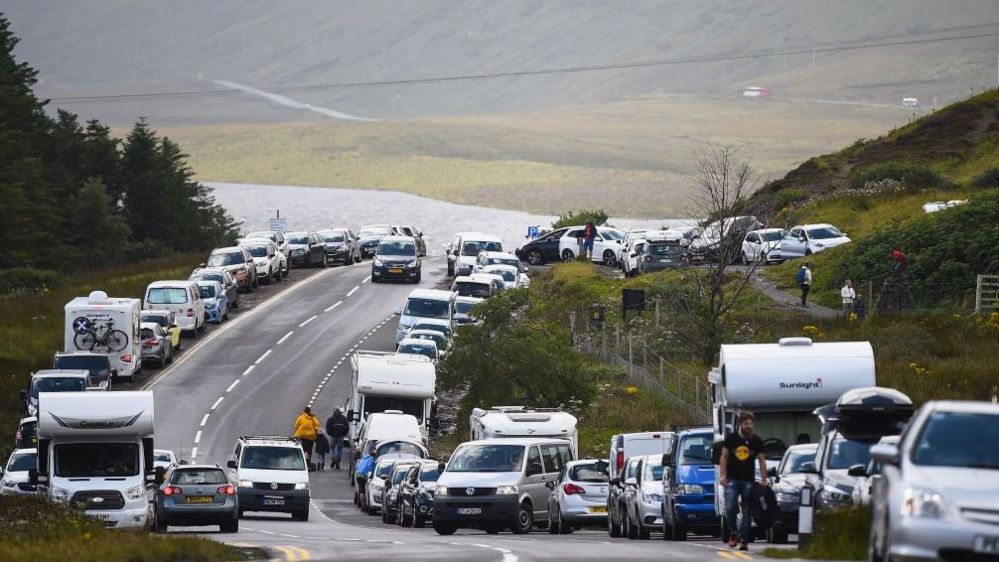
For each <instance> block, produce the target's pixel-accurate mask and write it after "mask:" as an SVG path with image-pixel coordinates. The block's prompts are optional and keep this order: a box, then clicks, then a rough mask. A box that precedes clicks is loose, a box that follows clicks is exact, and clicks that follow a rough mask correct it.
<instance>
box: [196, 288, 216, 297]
mask: <svg viewBox="0 0 999 562" xmlns="http://www.w3.org/2000/svg"><path fill="white" fill-rule="evenodd" d="M198 291H200V292H201V298H203V299H213V298H215V287H214V286H212V285H198Z"/></svg>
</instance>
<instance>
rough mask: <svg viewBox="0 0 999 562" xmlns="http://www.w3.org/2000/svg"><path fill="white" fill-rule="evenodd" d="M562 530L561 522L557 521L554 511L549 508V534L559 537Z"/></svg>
mask: <svg viewBox="0 0 999 562" xmlns="http://www.w3.org/2000/svg"><path fill="white" fill-rule="evenodd" d="M560 530H561V529H560V528H559V522H558V521H556V520H555V513H554V510H552V509H551V508H548V534H549V535H558V534H559V531H560Z"/></svg>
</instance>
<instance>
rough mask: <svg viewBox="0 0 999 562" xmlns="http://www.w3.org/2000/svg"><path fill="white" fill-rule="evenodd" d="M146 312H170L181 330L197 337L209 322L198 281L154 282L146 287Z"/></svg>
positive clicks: (144, 301)
mask: <svg viewBox="0 0 999 562" xmlns="http://www.w3.org/2000/svg"><path fill="white" fill-rule="evenodd" d="M142 307H143V309H144V310H168V311H170V312H172V313H173V314H174V318H176V320H177V325H178V326H180V329H181V330H183V331H185V332H188V333H190V334H191V335H194V336H197V335H198V332H199V331H200V330H202V329H204V327H205V325H206V323H207V322H208V319H207V317H206V316H205V301H204V300H203V299H202V298H201V289H199V288H198V283H197V282H196V281H191V280H186V281H154V282H153V283H150V284H149V286H148V287H146V296H145V299H144V300H143V305H142Z"/></svg>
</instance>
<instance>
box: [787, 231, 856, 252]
mask: <svg viewBox="0 0 999 562" xmlns="http://www.w3.org/2000/svg"><path fill="white" fill-rule="evenodd" d="M849 242H850V238H848V237H847V235H846V233H845V232H840V231H839V229H838V228H836V227H835V226H833V225H831V224H825V223H823V224H801V225H798V226H795V227H794V228H792V229H791V230H789V231H787V234H785V235H784V237H783V238H782V239H781V241H780V254H781V257H782V258H783V259H791V258H800V257H803V256H810V255H812V254H815V253H818V252H821V251H822V250H828V249H829V248H835V247H836V246H842V245H843V244H848V243H849Z"/></svg>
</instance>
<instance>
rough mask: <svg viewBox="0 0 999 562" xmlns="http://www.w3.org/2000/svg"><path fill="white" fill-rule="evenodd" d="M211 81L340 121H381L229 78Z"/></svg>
mask: <svg viewBox="0 0 999 562" xmlns="http://www.w3.org/2000/svg"><path fill="white" fill-rule="evenodd" d="M212 82H214V83H215V84H218V85H219V86H222V87H224V88H232V89H234V90H240V91H243V92H246V93H247V94H250V95H253V96H257V97H261V98H264V99H265V100H267V101H269V102H271V103H274V104H277V105H281V106H284V107H290V108H292V109H304V110H306V111H311V112H313V113H318V114H320V115H324V116H326V117H332V118H333V119H340V120H342V121H381V119H371V118H368V117H358V116H356V115H350V114H349V113H344V112H342V111H337V110H335V109H328V108H325V107H319V106H315V105H312V104H309V103H303V102H300V101H297V100H293V99H291V98H289V97H288V96H282V95H281V94H274V93H271V92H265V91H264V90H259V89H257V88H254V87H252V86H247V85H246V84H240V83H238V82H232V81H230V80H213V81H212Z"/></svg>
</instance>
